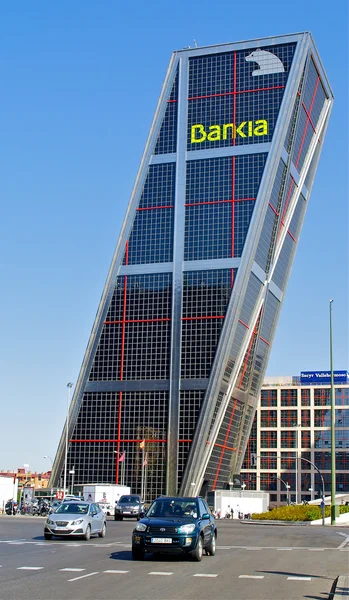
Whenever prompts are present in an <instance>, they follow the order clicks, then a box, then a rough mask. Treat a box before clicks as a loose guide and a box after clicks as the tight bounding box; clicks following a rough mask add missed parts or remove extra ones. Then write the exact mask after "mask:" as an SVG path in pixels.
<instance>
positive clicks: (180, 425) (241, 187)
mask: <svg viewBox="0 0 349 600" xmlns="http://www.w3.org/2000/svg"><path fill="white" fill-rule="evenodd" d="M332 101H333V96H332V92H331V89H330V86H329V83H328V81H327V78H326V75H325V72H324V69H323V67H322V64H321V61H320V58H319V56H318V53H317V51H316V48H315V46H314V43H313V39H312V37H311V35H310V34H309V33H299V34H294V35H285V36H280V37H273V38H267V39H255V40H250V41H244V42H238V43H232V44H221V45H217V46H209V47H204V48H185V49H183V50H180V51H177V52H174V53H173V55H172V57H171V60H170V64H169V67H168V71H167V74H166V78H165V82H164V84H163V88H162V91H161V94H160V98H159V103H158V106H157V109H156V112H155V116H154V119H153V123H152V126H151V129H150V133H149V137H148V140H147V143H146V146H145V150H144V154H143V158H142V161H141V164H140V167H139V171H138V174H137V178H136V182H135V185H134V189H133V192H132V195H131V199H130V202H129V205H128V208H127V212H126V216H125V220H124V223H123V225H122V229H121V233H120V236H119V239H118V242H117V246H116V250H115V253H114V256H113V260H112V265H111V268H110V271H109V274H108V277H107V281H106V284H105V287H104V291H103V294H102V298H101V301H100V304H99V307H98V311H97V315H96V319H95V322H94V325H93V328H92V332H91V336H90V339H89V342H88V345H87V350H86V353H85V357H84V359H83V363H82V367H81V370H80V374H79V377H78V381H77V383H76V386H75V389H74V394H73V398H72V403H71V407H70V414H69V419H68V437H69V444H68V459H67V463H68V472H69V470H74V472H75V482H76V484H79V483H88V482H110V483H113V482H114V483H115V482H120V481H121V477H123V478H124V482H125V483H126V484H127V485H130V486H131V488H132V490H133V491H137V492H139V493H142V494H143V495H144V496H145V498H146V499H148V498H149V497H154V496H156V495H158V494H161V493H168V494H176V493H181V494H186V495H194V494H198V493H200V492H201V493H205V490H214V489H217V488H222V487H224V486H226V485H228V482H229V480H230V479H231V477H232V474H234V473H239V471H240V468H241V463H242V460H243V456H244V452H245V449H246V445H247V441H248V438H249V434H250V430H251V426H252V422H253V418H254V414H255V410H256V406H257V401H258V397H259V392H260V388H261V385H262V382H263V377H264V373H265V369H266V366H267V361H268V357H269V353H270V349H271V344H272V340H273V336H274V333H275V328H276V325H277V320H278V316H279V313H280V309H281V305H282V301H283V298H284V295H285V291H286V285H287V281H288V277H289V273H290V269H291V266H292V262H293V258H294V254H295V251H296V247H297V243H298V239H299V235H300V231H301V227H302V223H303V219H304V215H305V212H306V208H307V205H308V202H309V197H310V191H311V187H312V184H313V179H314V175H315V171H316V167H317V163H318V159H319V155H320V151H321V147H322V144H323V141H324V136H325V130H326V127H327V123H328V119H329V115H330V111H331V107H332ZM143 442H144V443H143ZM64 460H65V431H64V432H63V433H62V438H61V441H60V444H59V447H58V451H57V455H56V458H55V461H54V465H53V474H52V483H54V484H57V483H58V482H59V480H60V478H61V477H62V471H63V469H64ZM73 467H74V469H73ZM68 479H69V477H68Z"/></svg>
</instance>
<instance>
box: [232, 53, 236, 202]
mask: <svg viewBox="0 0 349 600" xmlns="http://www.w3.org/2000/svg"><path fill="white" fill-rule="evenodd" d="M233 77H234V79H233V92H234V95H233V123H236V93H235V92H236V52H234V75H233ZM235 143H236V142H235V137H234V138H233V144H232V145H233V146H235ZM233 180H234V172H233ZM233 198H234V195H233ZM233 210H234V205H233Z"/></svg>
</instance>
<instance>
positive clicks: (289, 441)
mask: <svg viewBox="0 0 349 600" xmlns="http://www.w3.org/2000/svg"><path fill="white" fill-rule="evenodd" d="M339 373H341V374H342V381H341V383H336V382H335V385H334V399H335V446H336V447H335V453H336V493H338V494H340V493H349V380H348V374H347V372H346V371H343V372H339ZM323 375H324V374H323ZM326 378H327V379H326ZM318 379H319V378H318ZM307 380H309V377H303V378H302V377H280V378H265V380H264V384H263V387H262V390H261V396H260V402H259V405H258V408H257V411H256V414H255V417H254V421H253V426H252V430H251V434H250V438H249V441H248V445H247V450H246V453H245V457H244V461H243V465H242V469H241V483H242V484H243V485H244V486H245V489H246V490H261V491H267V492H269V493H270V503H271V505H273V506H274V505H280V504H283V503H287V502H288V501H290V502H296V501H297V502H298V503H300V502H302V501H303V500H305V501H310V500H315V499H317V498H319V497H321V495H322V482H321V477H320V475H319V473H318V472H317V471H316V469H315V468H314V467H313V465H312V464H310V463H313V464H315V465H316V467H317V468H318V469H319V471H320V472H321V475H322V477H323V480H324V486H325V493H326V495H330V494H331V450H332V449H331V386H330V383H329V380H328V374H327V376H326V377H324V378H323V380H324V381H325V382H324V383H315V382H313V383H312V384H309V383H306V382H307ZM308 461H310V462H308Z"/></svg>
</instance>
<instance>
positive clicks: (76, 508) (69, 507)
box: [56, 502, 90, 515]
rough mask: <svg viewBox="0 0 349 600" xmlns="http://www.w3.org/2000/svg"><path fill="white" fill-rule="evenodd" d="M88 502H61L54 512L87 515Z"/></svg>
mask: <svg viewBox="0 0 349 600" xmlns="http://www.w3.org/2000/svg"><path fill="white" fill-rule="evenodd" d="M89 506H90V505H89V504H81V503H78V502H74V503H72V504H68V502H65V503H62V504H61V505H60V506H59V507H58V508H57V510H56V514H60V515H61V514H68V513H69V514H74V515H75V514H76V515H87V513H88V509H89Z"/></svg>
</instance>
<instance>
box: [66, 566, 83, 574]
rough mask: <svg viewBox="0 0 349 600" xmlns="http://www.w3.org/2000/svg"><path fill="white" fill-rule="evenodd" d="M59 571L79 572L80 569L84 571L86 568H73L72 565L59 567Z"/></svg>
mask: <svg viewBox="0 0 349 600" xmlns="http://www.w3.org/2000/svg"><path fill="white" fill-rule="evenodd" d="M59 570H60V571H72V572H77V573H78V572H80V571H86V569H74V568H73V567H71V568H70V567H66V568H65V569H59Z"/></svg>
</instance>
